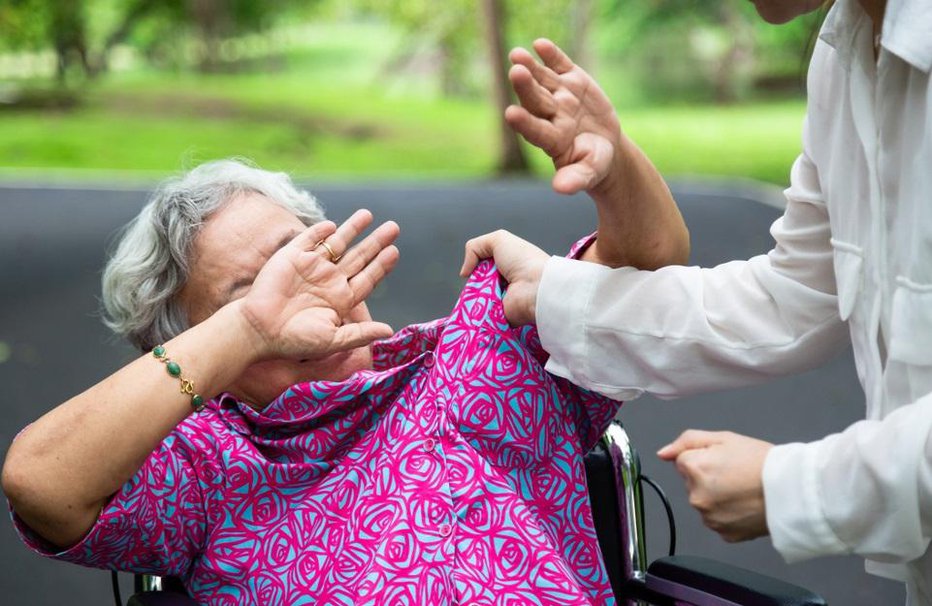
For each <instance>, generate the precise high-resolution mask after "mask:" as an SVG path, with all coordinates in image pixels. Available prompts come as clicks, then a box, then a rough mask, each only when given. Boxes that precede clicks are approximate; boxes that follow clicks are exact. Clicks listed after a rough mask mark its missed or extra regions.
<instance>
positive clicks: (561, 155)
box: [505, 38, 622, 194]
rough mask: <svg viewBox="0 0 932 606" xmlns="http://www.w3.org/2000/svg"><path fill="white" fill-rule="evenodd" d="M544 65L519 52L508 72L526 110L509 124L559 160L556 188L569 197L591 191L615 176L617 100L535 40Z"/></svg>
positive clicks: (515, 112)
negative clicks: (613, 164)
mask: <svg viewBox="0 0 932 606" xmlns="http://www.w3.org/2000/svg"><path fill="white" fill-rule="evenodd" d="M533 46H534V50H535V51H537V54H538V55H539V56H540V58H541V59H542V60H543V63H540V62H538V61H537V60H536V59H535V58H534V57H533V56H532V55H531V53H529V52H528V51H527V50H525V49H523V48H516V49H514V50H512V51H511V53H510V54H509V58H510V59H511V62H512V63H513V64H514V66H513V67H512V68H511V71H510V72H509V73H508V77H509V78H510V80H511V84H512V86H513V87H514V89H515V93H517V95H518V100H519V101H520V102H521V105H520V106H519V105H512V106H510V107H509V108H508V109H507V110H505V119H506V120H507V121H508V123H509V124H510V125H511V127H512V128H514V129H515V130H516V131H517V132H519V133H520V134H521V135H522V136H523V137H524V138H525V139H527V140H528V141H529V142H530V143H531V144H533V145H536V146H537V147H539V148H541V149H542V150H544V151H545V152H547V154H548V155H549V156H550V157H551V158H552V159H553V164H554V166H555V167H556V169H557V172H556V174H555V175H554V177H553V188H554V189H555V190H556V191H557V192H559V193H563V194H574V193H577V192H580V191H584V190H585V191H591V190H593V189H595V188H597V187H599V185H601V184H602V182H603V181H604V180H605V178H606V177H607V176H608V175H609V174H610V172H611V168H612V162H613V160H614V159H615V158H616V157H619V156H620V149H621V144H622V138H621V137H622V135H621V127H620V125H619V123H618V117H617V116H616V114H615V109H614V107H612V103H611V101H609V99H608V97H607V96H606V95H605V93H604V92H602V89H601V88H599V85H598V84H596V81H595V80H594V79H593V78H592V76H590V75H589V74H587V73H586V72H585V71H584V70H583V69H582V68H581V67H579V66H578V65H576V64H575V63H573V62H572V61H571V60H570V58H569V57H567V56H566V54H565V53H564V52H563V51H562V50H560V48H559V47H558V46H557V45H556V44H554V43H553V42H551V41H550V40H547V39H544V38H541V39H538V40H535V41H534V45H533Z"/></svg>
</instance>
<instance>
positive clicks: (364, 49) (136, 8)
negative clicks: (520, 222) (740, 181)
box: [0, 0, 820, 182]
mask: <svg viewBox="0 0 932 606" xmlns="http://www.w3.org/2000/svg"><path fill="white" fill-rule="evenodd" d="M819 19H820V16H819V15H815V16H812V17H811V18H807V19H800V20H797V21H796V22H794V23H791V24H789V25H786V26H782V27H779V28H776V27H772V26H769V25H766V24H764V23H763V22H761V21H760V19H759V18H757V16H756V14H755V12H754V8H753V6H751V4H750V3H748V2H745V1H743V0H722V1H720V2H707V1H705V0H576V1H573V0H445V1H444V2H436V1H433V0H269V1H265V2H263V1H259V0H69V1H68V2H61V1H57V0H0V166H7V167H11V168H12V167H35V168H58V167H63V168H68V167H75V168H117V169H127V168H130V169H134V168H138V169H146V170H156V171H162V172H164V171H167V170H171V169H172V168H175V167H177V165H178V163H179V161H180V160H181V159H182V158H183V157H185V156H186V155H201V154H203V155H205V156H207V155H216V154H222V155H230V153H236V151H234V149H236V150H238V151H239V153H242V154H244V155H249V156H252V157H255V158H256V159H257V160H260V161H263V162H265V163H268V161H270V160H271V162H272V163H273V164H277V165H281V164H282V163H284V164H285V166H284V168H287V169H289V170H296V169H297V170H299V171H300V172H323V173H327V174H330V173H346V174H357V173H359V174H380V173H383V172H384V173H390V174H395V173H396V172H401V173H404V174H405V175H406V176H410V175H413V174H419V173H421V172H423V173H426V174H427V175H428V176H430V175H434V176H438V175H439V176H469V175H482V174H494V173H515V172H518V173H520V172H524V171H527V170H535V169H536V170H544V169H545V168H546V161H545V159H542V158H541V157H540V156H539V155H535V153H534V152H532V151H531V150H529V149H527V147H526V146H524V145H523V144H522V143H521V142H519V141H518V140H517V139H516V138H515V137H514V136H513V134H511V133H510V132H509V131H508V129H507V127H506V126H505V125H504V122H503V120H502V119H501V112H502V109H503V107H504V106H505V105H507V103H509V102H510V91H509V87H508V83H507V77H506V71H507V67H508V65H507V59H506V53H507V51H508V49H510V48H511V47H512V46H514V45H518V44H521V45H525V46H527V45H529V44H530V42H531V41H532V40H533V39H534V38H536V37H538V36H547V37H549V38H551V39H553V40H554V41H556V42H557V43H558V44H560V45H561V46H563V47H564V48H565V49H567V51H568V52H569V53H570V54H571V56H573V57H574V58H575V59H576V61H577V62H578V63H580V64H581V65H583V66H584V67H585V68H586V69H589V70H590V71H592V72H593V73H594V74H595V76H596V77H597V78H598V79H599V81H600V82H602V83H603V85H604V87H605V88H606V89H607V91H608V92H609V94H610V96H612V98H613V100H614V101H615V103H616V105H617V106H618V107H619V110H620V111H619V113H620V115H621V118H622V122H623V124H624V125H625V128H626V129H628V130H629V132H633V134H635V135H636V139H637V140H638V141H639V142H640V143H641V144H642V146H644V147H646V148H648V152H649V153H652V155H655V156H656V157H655V160H658V163H659V164H660V165H661V168H667V169H671V170H673V171H674V172H691V173H704V172H712V173H716V172H729V171H730V172H732V173H737V174H743V175H747V176H751V177H755V178H763V179H768V180H772V181H778V182H782V180H783V179H785V176H783V175H782V172H785V170H786V169H785V166H788V160H787V159H786V158H785V157H783V156H786V155H788V153H789V151H794V152H795V148H796V147H797V145H796V142H795V141H796V134H795V133H796V132H798V124H797V125H792V126H790V128H788V129H786V130H788V132H789V135H788V136H790V137H792V140H786V141H785V142H783V143H777V144H776V149H773V148H771V149H770V150H769V152H768V150H766V149H765V145H764V140H766V138H767V137H768V136H769V134H768V133H767V132H763V131H760V130H759V129H760V128H762V126H761V125H760V123H761V122H768V123H769V124H770V127H771V128H774V129H776V128H778V127H779V128H783V127H784V126H787V125H790V124H791V121H797V120H798V119H799V115H800V112H801V107H802V105H801V102H800V101H799V99H800V95H801V92H802V81H803V78H802V75H803V69H804V66H805V62H806V59H807V53H808V51H809V47H810V46H811V41H812V40H813V39H814V34H815V31H816V29H817V27H818V22H819ZM661 110H662V111H661ZM755 111H756V112H757V113H756V114H755ZM43 112H44V113H43ZM761 112H763V114H762V113H761ZM755 116H756V118H755ZM761 118H762V119H761ZM716 121H717V122H716ZM716 123H719V124H720V126H721V128H720V129H719V130H718V131H714V132H713V131H710V130H709V126H710V125H714V124H716ZM52 124H56V125H57V126H58V129H57V130H55V131H53V130H51V129H49V127H50V126H51V125H52ZM43 125H44V127H45V128H44V129H43ZM236 129H239V132H238V133H237V132H236ZM749 129H750V131H749ZM755 129H757V130H755ZM156 131H158V132H156ZM130 133H131V134H132V135H133V136H132V137H130V136H128V135H129V134H130ZM785 136H786V135H785ZM672 139H681V141H679V142H678V143H677V146H678V147H680V148H683V147H684V145H683V143H682V140H688V141H691V142H695V144H696V145H697V146H705V147H706V149H707V146H708V144H709V143H710V142H711V143H712V144H715V143H719V144H722V143H725V142H727V143H728V145H731V147H733V148H734V150H733V152H734V153H733V160H731V161H726V163H725V164H724V165H722V166H715V165H711V166H706V165H705V164H704V162H706V161H707V160H703V159H695V158H693V159H690V158H689V156H688V152H689V150H690V146H689V145H688V144H687V145H685V151H684V152H682V153H680V154H679V155H677V154H676V153H675V152H674V151H673V150H672V149H670V146H671V140H672ZM752 139H761V141H760V142H759V143H758V144H757V147H755V144H754V143H753V142H752ZM94 140H97V142H98V143H99V144H100V146H98V147H96V148H95V147H94V146H93V145H92V144H91V143H92V142H93V141H94ZM105 144H109V145H117V146H119V147H121V148H122V151H123V153H115V152H114V151H113V150H111V149H108V148H104V147H103V145H105ZM137 148H138V149H137ZM652 148H656V152H655V151H654V149H652ZM784 148H786V149H784ZM791 148H792V149H791ZM706 153H707V152H706ZM723 153H724V154H725V156H726V157H727V156H728V150H727V149H726V150H724V152H723ZM749 153H750V154H751V157H754V154H755V153H757V154H758V155H760V156H761V158H760V160H761V162H762V164H761V163H758V164H755V165H754V166H743V165H742V162H747V161H748V160H747V157H748V154H749ZM657 154H659V155H657ZM764 154H768V156H773V159H772V160H767V159H766V158H764V157H763V156H764ZM780 154H783V156H780ZM742 157H744V158H745V159H744V160H742V159H741V158H742ZM658 158H659V159H658ZM665 164H667V165H665ZM771 164H772V166H771ZM777 166H781V167H782V168H779V170H780V171H781V173H779V174H778V173H777V172H776V170H778V169H777ZM398 167H402V169H401V170H400V171H399V170H398Z"/></svg>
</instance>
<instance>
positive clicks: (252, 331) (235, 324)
mask: <svg viewBox="0 0 932 606" xmlns="http://www.w3.org/2000/svg"><path fill="white" fill-rule="evenodd" d="M205 322H213V323H216V325H217V330H220V331H223V332H224V333H226V334H227V335H229V336H230V338H231V339H232V341H233V343H231V344H230V345H231V346H233V347H235V348H236V350H237V355H238V356H242V357H243V360H242V361H243V362H245V365H244V366H243V368H244V369H245V368H246V367H248V366H249V365H250V364H253V363H255V362H261V361H262V360H265V359H267V358H270V357H272V351H271V347H270V343H269V340H268V338H266V337H265V336H264V335H263V334H262V333H261V332H260V331H259V330H258V328H257V327H256V325H255V323H254V322H253V321H252V320H251V319H250V317H249V315H248V314H247V313H245V312H244V310H243V303H242V299H237V300H235V301H232V302H230V303H227V304H226V305H224V306H223V307H221V308H220V309H219V310H217V312H216V313H214V315H212V316H211V317H210V318H208V319H207V320H206V321H205Z"/></svg>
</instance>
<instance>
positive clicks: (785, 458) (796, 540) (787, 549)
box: [763, 440, 851, 563]
mask: <svg viewBox="0 0 932 606" xmlns="http://www.w3.org/2000/svg"><path fill="white" fill-rule="evenodd" d="M823 442H824V440H823V441H820V442H812V443H809V444H801V443H794V444H782V445H779V446H774V447H773V448H771V449H770V452H769V453H768V454H767V457H766V459H764V471H763V484H764V503H765V508H766V515H767V528H768V529H769V531H770V538H771V540H772V542H773V546H774V548H775V549H776V550H777V551H778V552H779V553H780V555H781V556H783V559H784V560H786V561H787V562H788V563H793V562H799V561H801V560H806V559H809V558H813V557H817V556H824V555H832V554H843V553H850V552H851V549H850V548H849V547H848V546H847V545H845V543H844V542H842V541H841V539H839V538H838V535H836V534H835V532H834V531H833V530H832V528H831V526H830V525H829V523H828V520H827V519H826V517H825V514H824V512H823V510H822V505H821V500H822V499H821V495H820V493H819V479H818V469H819V461H820V460H821V454H820V450H821V446H822V443H823Z"/></svg>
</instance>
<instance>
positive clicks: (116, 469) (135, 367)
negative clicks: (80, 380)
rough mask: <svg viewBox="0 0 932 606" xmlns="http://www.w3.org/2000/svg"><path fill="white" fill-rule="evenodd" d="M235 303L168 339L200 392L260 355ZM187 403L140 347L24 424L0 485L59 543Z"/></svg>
mask: <svg viewBox="0 0 932 606" xmlns="http://www.w3.org/2000/svg"><path fill="white" fill-rule="evenodd" d="M235 305H236V304H235V303H234V304H231V305H227V306H226V307H224V308H222V309H220V310H219V311H218V312H217V313H215V314H214V315H213V316H211V317H210V318H208V319H207V320H205V321H204V322H202V323H200V324H198V325H197V326H195V327H193V328H191V329H189V330H187V331H185V332H184V333H182V334H181V335H179V336H177V337H176V338H174V339H172V340H171V341H169V342H168V343H165V349H166V351H167V354H168V356H169V357H170V358H171V359H172V360H174V361H176V362H177V363H178V364H179V365H180V366H181V369H182V376H184V377H185V378H187V379H190V380H192V381H194V384H195V387H196V391H197V393H199V394H200V395H202V396H203V397H204V398H205V400H206V399H208V398H211V397H213V396H215V395H217V394H218V393H220V392H221V391H222V390H223V389H224V388H225V387H226V386H227V385H229V384H230V383H231V382H232V381H233V380H234V379H235V378H236V377H237V376H239V375H240V374H241V373H242V372H243V370H245V369H246V367H247V366H249V364H251V363H252V362H253V361H255V360H256V359H257V356H258V351H257V347H256V344H255V341H254V337H253V334H252V331H251V329H250V327H249V325H248V323H247V322H246V321H245V320H244V319H243V318H242V315H241V314H239V313H238V311H237V310H236V308H235ZM191 411H192V408H191V396H190V395H187V394H184V393H182V392H181V390H180V381H179V379H178V378H176V377H172V376H170V375H169V374H168V372H167V371H166V368H165V364H164V363H162V362H160V361H159V360H158V359H156V358H155V357H154V356H153V355H151V354H147V355H144V356H142V357H140V358H138V359H137V360H135V361H134V362H132V363H130V364H128V365H127V366H125V367H123V368H122V369H120V370H119V371H117V372H115V373H114V374H112V375H110V376H109V377H107V378H106V379H104V380H103V381H101V382H100V383H98V384H97V385H94V386H93V387H91V388H90V389H88V390H87V391H85V392H83V393H81V394H79V395H77V396H75V397H73V398H71V399H70V400H68V401H67V402H65V403H64V404H62V405H60V406H58V407H57V408H55V409H53V410H52V411H50V412H49V413H47V414H46V415H44V416H43V417H41V418H40V419H39V420H37V421H36V422H35V423H33V424H32V425H31V426H30V427H29V428H28V429H27V430H26V431H24V432H23V433H22V434H21V435H20V436H19V438H18V439H17V440H16V441H15V442H14V443H13V444H12V446H11V447H10V450H9V453H8V454H7V458H6V461H5V463H4V466H3V478H2V479H3V490H4V492H5V493H6V495H7V497H8V498H9V499H10V502H11V503H12V505H13V507H14V509H15V510H16V512H17V514H18V515H19V516H20V517H21V518H22V519H23V521H25V522H26V523H27V524H28V525H29V526H30V527H31V528H32V529H33V530H35V531H36V532H38V533H39V534H40V535H42V536H43V537H44V538H46V539H47V540H49V541H50V542H52V543H54V544H56V545H59V546H66V545H71V544H73V543H75V542H77V541H78V540H79V539H80V538H81V537H82V536H84V534H86V533H87V531H88V530H89V529H90V528H91V526H92V525H93V524H94V522H95V521H96V519H97V515H98V514H99V512H100V510H101V508H102V507H103V506H104V504H105V503H106V501H107V499H108V498H109V497H110V496H111V495H113V494H114V493H115V492H117V491H118V490H119V489H120V487H121V486H122V485H123V484H124V483H125V482H126V481H127V480H129V479H130V478H131V477H132V475H133V474H134V473H136V471H138V470H139V468H140V467H141V466H142V464H143V462H144V461H145V459H146V457H147V456H149V454H150V453H151V452H152V451H153V450H154V449H155V448H156V447H157V446H158V444H159V442H161V440H163V439H164V438H165V437H166V436H167V435H168V434H169V433H170V432H171V431H172V429H173V428H174V427H175V426H176V425H177V424H178V423H180V422H181V421H182V420H183V419H184V418H185V417H187V415H188V414H190V413H191Z"/></svg>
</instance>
